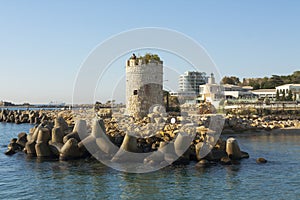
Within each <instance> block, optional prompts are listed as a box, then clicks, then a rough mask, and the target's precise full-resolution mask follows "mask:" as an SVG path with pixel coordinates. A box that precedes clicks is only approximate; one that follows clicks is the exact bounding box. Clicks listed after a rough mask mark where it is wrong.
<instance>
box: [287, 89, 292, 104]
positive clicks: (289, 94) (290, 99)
mask: <svg viewBox="0 0 300 200" xmlns="http://www.w3.org/2000/svg"><path fill="white" fill-rule="evenodd" d="M286 100H287V101H293V93H292V90H289V91H288V96H287V97H286Z"/></svg>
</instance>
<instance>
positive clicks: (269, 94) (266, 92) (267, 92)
mask: <svg viewBox="0 0 300 200" xmlns="http://www.w3.org/2000/svg"><path fill="white" fill-rule="evenodd" d="M252 93H253V94H256V95H257V97H258V98H259V99H265V98H269V99H270V100H275V99H276V89H258V90H252Z"/></svg>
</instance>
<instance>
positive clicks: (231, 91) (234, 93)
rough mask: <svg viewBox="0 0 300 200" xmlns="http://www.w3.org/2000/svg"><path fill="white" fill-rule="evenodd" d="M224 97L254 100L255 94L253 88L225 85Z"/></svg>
mask: <svg viewBox="0 0 300 200" xmlns="http://www.w3.org/2000/svg"><path fill="white" fill-rule="evenodd" d="M222 87H223V88H224V96H225V98H226V99H239V98H242V99H243V98H244V99H245V98H247V99H250V98H254V97H255V94H253V93H252V92H251V89H253V88H252V87H251V88H250V87H240V86H237V85H230V84H224V85H222Z"/></svg>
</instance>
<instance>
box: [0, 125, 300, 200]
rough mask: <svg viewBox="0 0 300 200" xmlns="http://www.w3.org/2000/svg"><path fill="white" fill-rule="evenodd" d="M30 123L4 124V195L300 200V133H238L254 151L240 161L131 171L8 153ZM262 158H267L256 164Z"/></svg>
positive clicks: (0, 154) (0, 139) (0, 184)
mask: <svg viewBox="0 0 300 200" xmlns="http://www.w3.org/2000/svg"><path fill="white" fill-rule="evenodd" d="M32 126H33V125H30V124H20V125H16V124H9V123H0V145H1V149H0V199H300V135H296V134H288V135H284V134H276V135H272V134H269V135H258V134H253V135H251V134H250V135H247V136H238V137H237V139H238V142H239V145H240V147H241V149H242V150H244V151H246V152H248V153H249V154H250V158H249V159H244V160H242V161H241V164H240V165H232V166H222V165H214V166H211V167H208V168H201V169H197V168H195V164H196V163H194V162H192V163H190V164H189V165H186V166H168V167H166V168H164V169H161V170H159V171H155V172H152V173H147V174H130V173H124V172H119V171H116V170H114V169H111V168H108V167H106V166H105V165H103V164H102V163H100V162H98V161H92V160H76V161H68V162H66V161H58V160H46V161H45V160H39V159H36V158H28V157H27V156H26V155H25V154H24V153H17V154H15V155H12V156H6V155H4V151H5V150H6V146H7V144H8V143H9V141H10V139H11V138H13V137H16V136H17V134H18V133H19V132H22V131H25V132H28V130H29V128H31V127H32ZM258 157H264V158H266V159H267V160H268V162H267V163H266V164H256V162H255V160H256V158H258Z"/></svg>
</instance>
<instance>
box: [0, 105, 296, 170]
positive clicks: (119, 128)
mask: <svg viewBox="0 0 300 200" xmlns="http://www.w3.org/2000/svg"><path fill="white" fill-rule="evenodd" d="M102 114H103V113H102ZM92 115H95V113H94V112H90V113H89V114H87V113H85V112H84V111H81V113H80V114H79V116H78V113H77V117H74V116H75V115H74V113H72V111H59V110H51V111H49V110H44V111H9V112H7V111H2V112H1V113H0V119H1V121H5V122H16V120H18V121H20V123H35V124H36V126H35V127H34V128H32V129H30V131H29V133H28V134H27V133H25V132H24V133H20V134H19V135H18V138H13V139H12V140H11V142H10V144H9V145H8V150H7V151H6V152H5V154H7V155H13V154H14V153H16V152H19V151H24V152H25V153H26V154H27V155H28V156H31V157H38V158H50V157H51V158H59V159H60V160H70V159H80V158H88V157H93V156H94V153H97V152H98V151H101V152H102V154H107V155H110V156H112V158H113V160H114V161H116V160H126V158H122V156H120V155H121V154H120V153H119V151H120V149H121V150H122V151H127V152H133V153H152V152H158V153H156V154H155V156H154V157H153V156H152V157H147V158H145V159H143V161H142V162H143V163H145V164H147V165H155V164H157V163H161V162H168V163H170V164H171V163H172V164H188V163H189V162H190V161H197V162H198V164H197V165H196V166H197V167H205V166H209V165H211V164H213V163H220V164H224V165H228V164H238V163H239V160H241V159H243V158H248V157H249V154H248V153H246V152H243V151H241V150H240V148H239V145H238V142H237V140H236V139H235V138H233V137H231V136H232V135H231V136H230V137H227V138H226V135H228V134H246V133H248V134H251V133H252V134H253V133H262V132H264V133H270V131H272V133H273V132H280V131H282V130H289V131H293V130H300V129H299V127H300V123H299V119H298V117H295V116H264V117H259V116H255V115H252V116H235V115H227V116H223V115H222V116H221V115H216V114H205V115H196V116H188V115H184V116H182V115H181V116H176V115H168V114H166V113H164V112H161V111H159V110H157V111H155V112H154V113H151V114H148V116H147V117H144V118H143V119H139V120H135V119H134V118H133V117H129V116H123V115H118V114H115V115H112V116H111V112H110V114H103V115H102V117H103V116H104V118H100V117H99V115H98V117H97V118H95V119H94V120H93V122H92V124H91V123H90V122H89V121H88V120H87V119H88V118H89V119H91V118H93V117H92ZM12 116H13V117H12ZM223 117H225V118H223ZM13 118H14V120H13ZM76 119H77V120H76ZM223 124H224V127H223ZM222 127H223V128H222ZM129 132H130V133H134V136H132V135H131V134H128V133H129ZM221 132H222V135H223V136H222V137H219V136H220V134H221ZM297 133H299V131H297ZM222 138H223V139H222ZM185 141H189V142H190V143H188V145H186V144H185V143H186V142H185ZM110 143H111V144H113V146H115V147H117V148H114V147H111V145H109V144H110ZM166 146H168V148H166ZM90 147H91V148H90ZM93 151H95V152H93ZM94 157H95V156H94ZM260 160H263V159H260ZM257 162H260V161H259V160H258V161H257Z"/></svg>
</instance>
